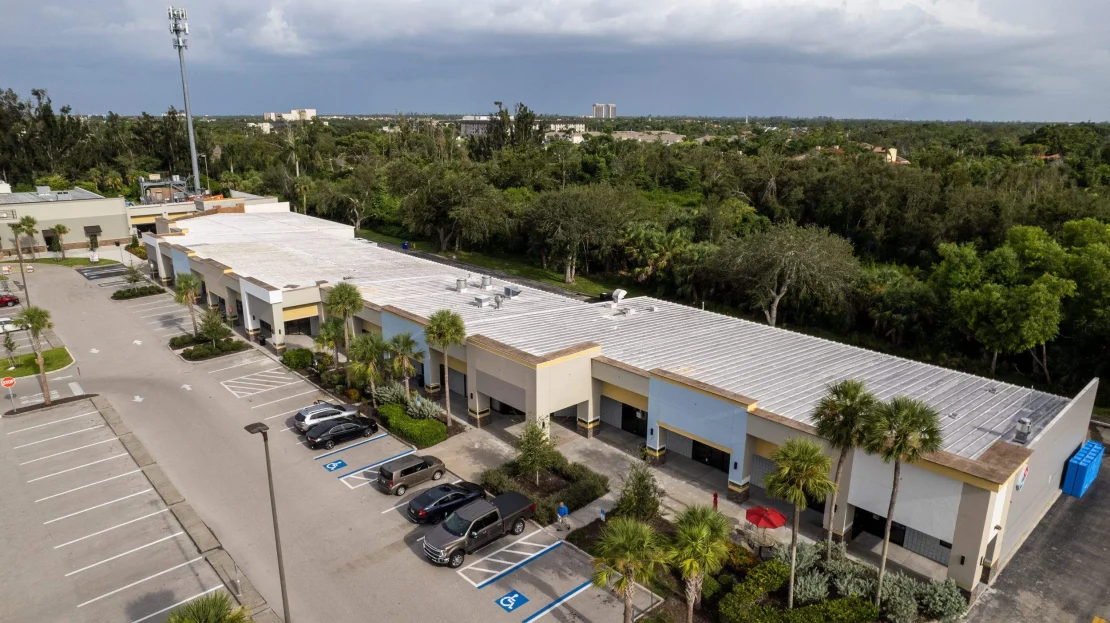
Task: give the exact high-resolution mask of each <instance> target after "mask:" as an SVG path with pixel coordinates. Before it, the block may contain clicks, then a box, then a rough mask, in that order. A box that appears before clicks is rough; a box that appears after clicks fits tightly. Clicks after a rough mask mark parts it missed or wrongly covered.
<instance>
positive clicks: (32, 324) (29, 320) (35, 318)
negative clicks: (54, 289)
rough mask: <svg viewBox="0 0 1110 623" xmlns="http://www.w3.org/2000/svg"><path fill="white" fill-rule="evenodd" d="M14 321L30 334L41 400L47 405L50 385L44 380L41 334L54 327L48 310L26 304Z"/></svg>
mask: <svg viewBox="0 0 1110 623" xmlns="http://www.w3.org/2000/svg"><path fill="white" fill-rule="evenodd" d="M15 323H16V324H18V325H19V326H20V327H22V328H23V329H24V330H26V331H28V332H29V333H30V334H31V348H33V349H34V351H35V363H37V364H39V377H41V378H42V401H43V403H44V404H47V405H49V404H50V385H49V384H48V383H47V381H46V362H45V361H44V360H43V357H42V334H43V332H45V331H46V330H47V329H52V328H54V323H53V322H50V312H48V311H46V310H45V309H43V308H41V307H34V306H28V307H25V308H23V311H21V312H19V315H17V316H16V317H15Z"/></svg>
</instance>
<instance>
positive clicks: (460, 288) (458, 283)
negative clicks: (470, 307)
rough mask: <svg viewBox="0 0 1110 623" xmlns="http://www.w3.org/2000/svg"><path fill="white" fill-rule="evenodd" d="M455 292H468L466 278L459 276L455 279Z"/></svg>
mask: <svg viewBox="0 0 1110 623" xmlns="http://www.w3.org/2000/svg"><path fill="white" fill-rule="evenodd" d="M455 292H466V279H465V278H463V277H459V278H458V279H456V280H455Z"/></svg>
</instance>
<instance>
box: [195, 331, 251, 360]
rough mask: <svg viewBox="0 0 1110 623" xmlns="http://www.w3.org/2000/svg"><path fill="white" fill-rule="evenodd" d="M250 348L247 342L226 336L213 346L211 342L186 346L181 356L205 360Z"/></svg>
mask: <svg viewBox="0 0 1110 623" xmlns="http://www.w3.org/2000/svg"><path fill="white" fill-rule="evenodd" d="M248 348H250V347H249V346H247V344H246V343H245V342H240V341H239V340H236V339H233V338H230V337H229V338H225V339H223V340H220V341H219V342H217V343H216V347H215V348H213V347H212V344H211V343H205V344H200V345H197V346H194V347H192V348H186V349H185V350H183V351H181V356H182V357H184V358H185V359H188V360H189V361H203V360H205V359H212V358H213V357H220V356H222V355H227V354H229V353H237V352H239V351H241V350H246V349H248Z"/></svg>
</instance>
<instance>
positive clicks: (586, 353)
mask: <svg viewBox="0 0 1110 623" xmlns="http://www.w3.org/2000/svg"><path fill="white" fill-rule="evenodd" d="M600 354H601V347H600V346H594V347H593V348H587V349H585V350H580V351H578V352H577V353H571V354H569V355H563V356H562V357H556V358H555V359H552V360H550V361H544V362H541V363H539V364H537V365H536V366H535V368H536V369H537V370H539V369H540V368H547V367H550V366H554V365H557V364H560V363H565V362H567V361H570V360H572V359H578V358H579V357H588V358H590V359H593V357H594V355H600Z"/></svg>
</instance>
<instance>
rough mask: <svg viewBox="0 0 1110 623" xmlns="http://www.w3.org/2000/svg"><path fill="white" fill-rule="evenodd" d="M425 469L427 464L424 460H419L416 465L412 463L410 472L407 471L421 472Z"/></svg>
mask: <svg viewBox="0 0 1110 623" xmlns="http://www.w3.org/2000/svg"><path fill="white" fill-rule="evenodd" d="M426 469H428V464H427V463H425V462H423V461H421V462H420V463H419V464H417V465H413V466H412V471H411V472H409V473H410V474H415V473H416V472H422V471H424V470H426Z"/></svg>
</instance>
